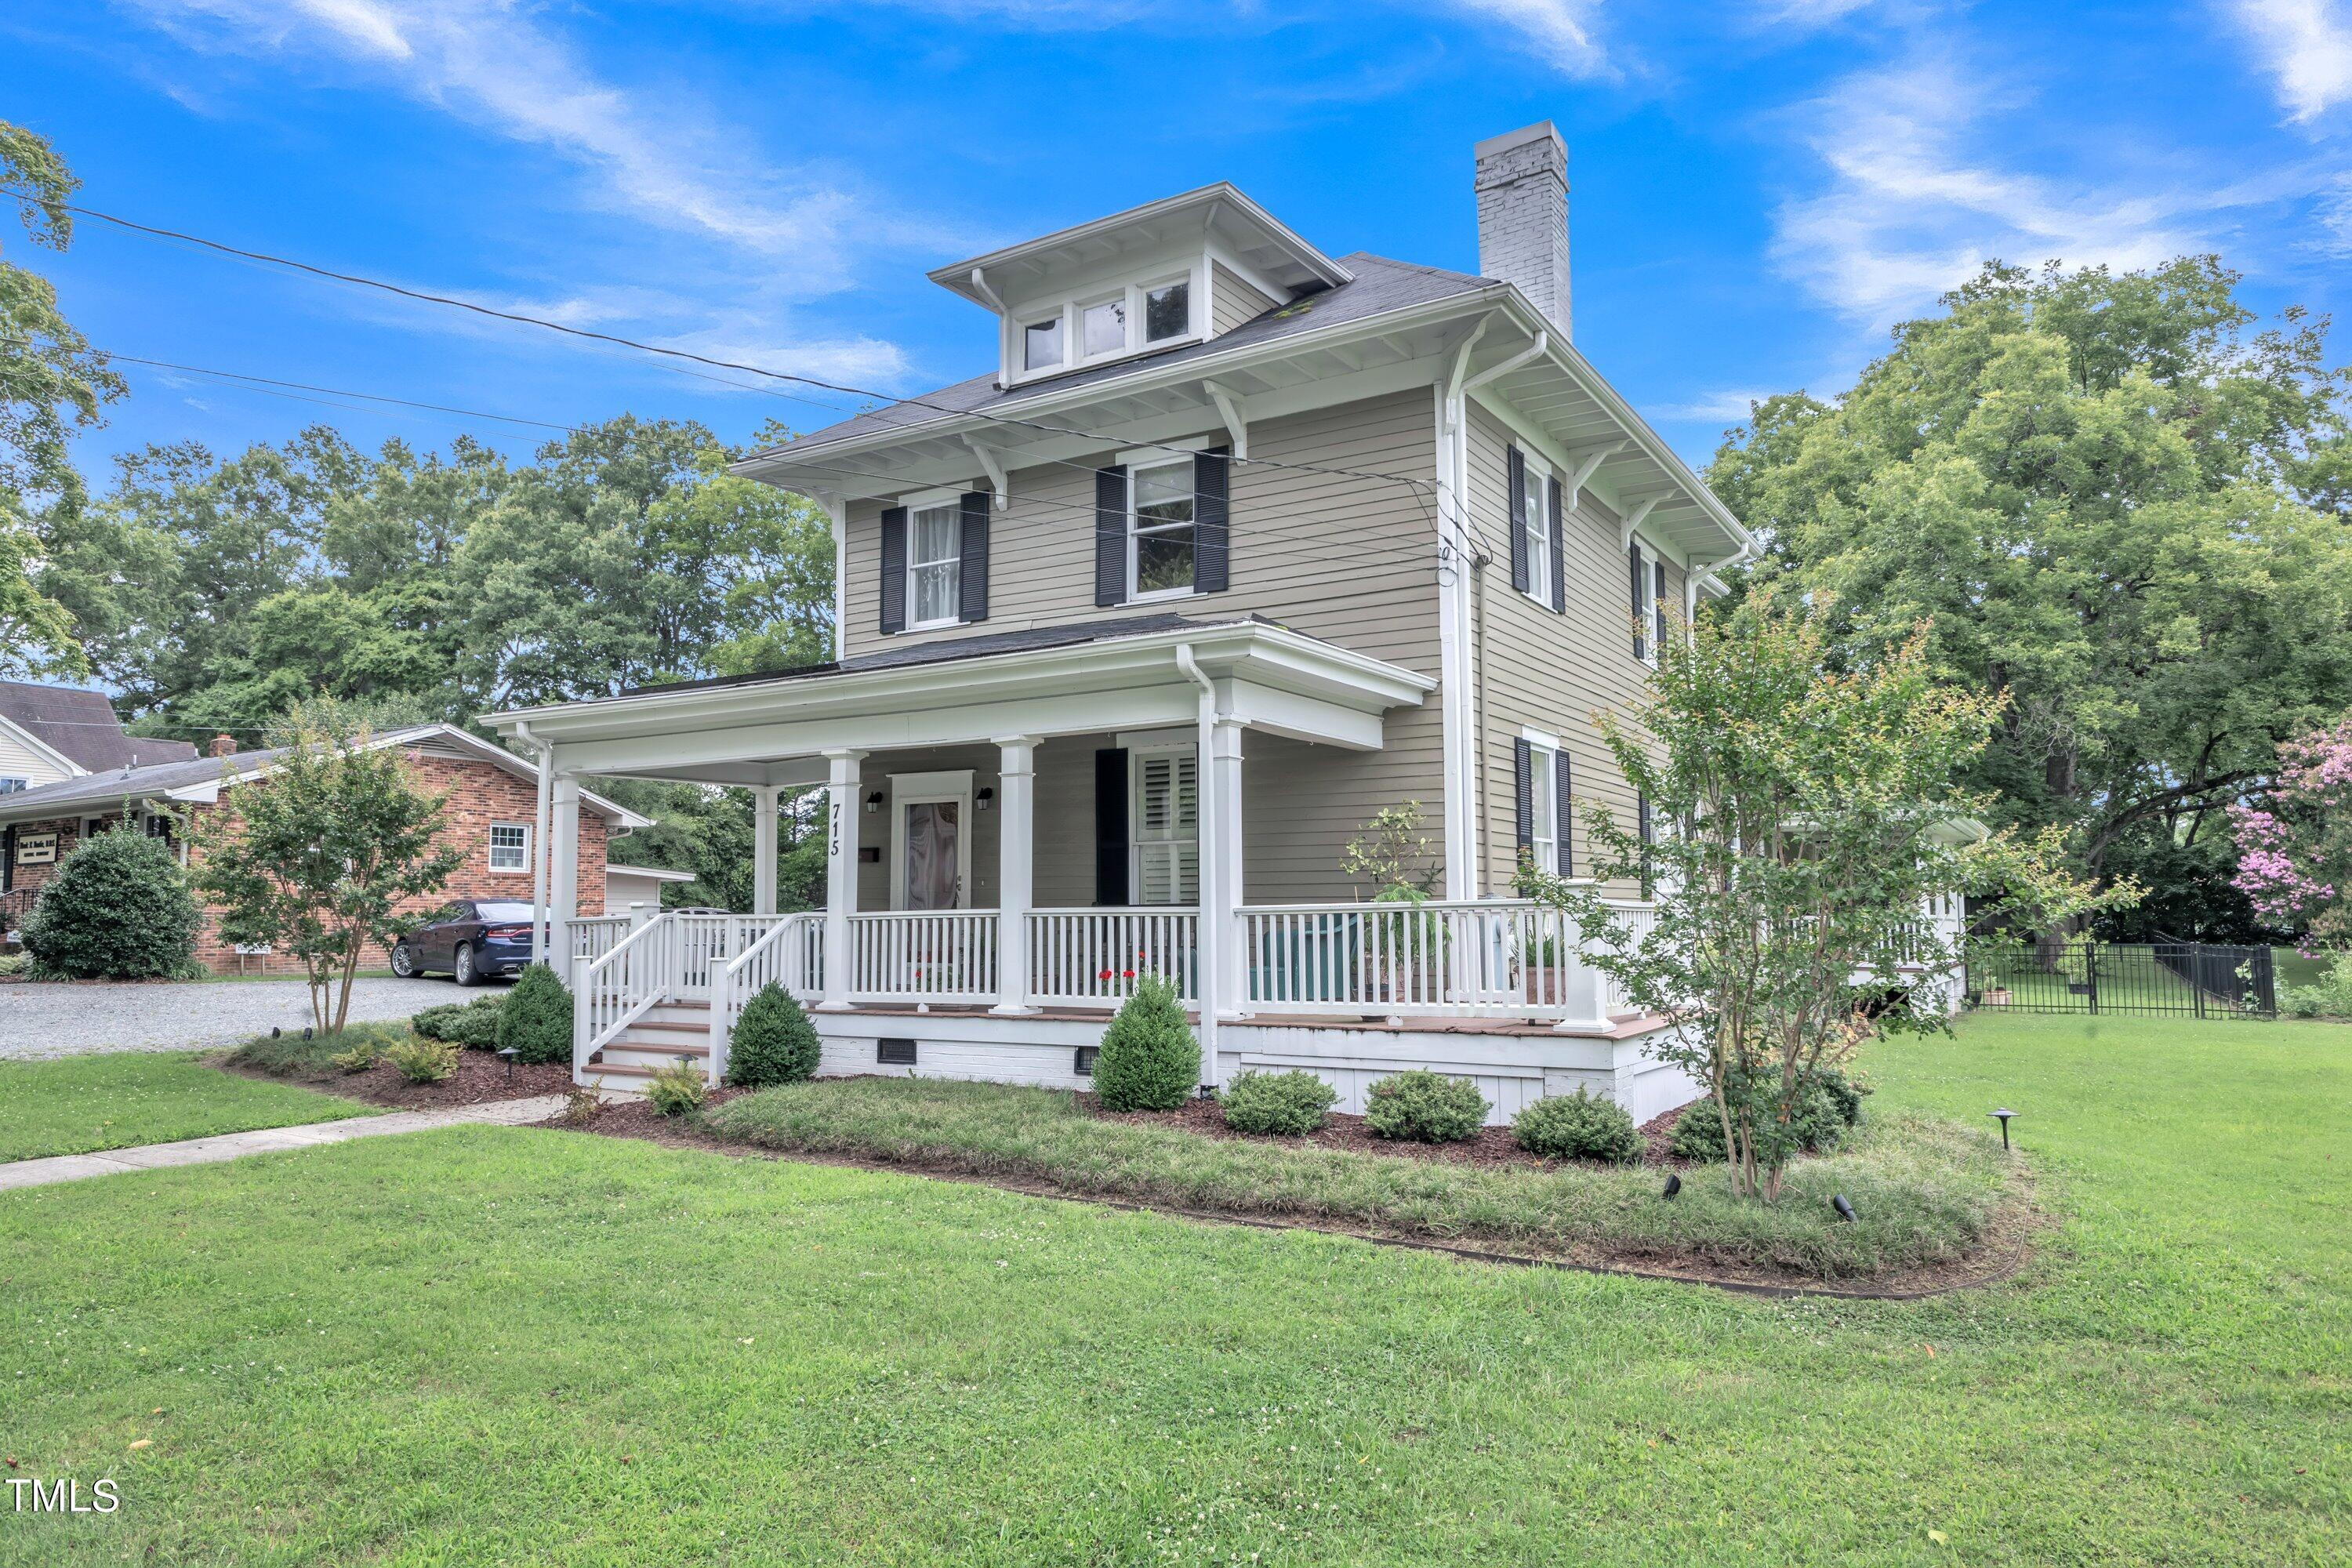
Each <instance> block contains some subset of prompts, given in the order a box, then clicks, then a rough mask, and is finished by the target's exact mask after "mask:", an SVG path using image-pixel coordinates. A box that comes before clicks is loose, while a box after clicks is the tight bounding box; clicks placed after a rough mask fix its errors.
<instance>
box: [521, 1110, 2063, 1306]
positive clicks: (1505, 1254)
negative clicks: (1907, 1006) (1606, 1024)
mask: <svg viewBox="0 0 2352 1568" xmlns="http://www.w3.org/2000/svg"><path fill="white" fill-rule="evenodd" d="M615 1112H618V1113H617V1114H616V1113H615ZM540 1126H541V1127H542V1128H546V1129H549V1130H553V1131H572V1132H591V1133H594V1134H597V1135H599V1136H603V1137H612V1138H630V1139H635V1140H638V1141H640V1142H652V1143H656V1144H657V1145H659V1146H661V1147H664V1148H672V1149H679V1150H685V1151H693V1152H705V1153H713V1154H719V1155H725V1156H730V1157H733V1158H737V1159H766V1160H774V1161H785V1162H790V1163H794V1164H803V1165H819V1166H826V1167H830V1168H833V1169H836V1170H853V1171H869V1172H875V1173H884V1174H893V1175H913V1176H921V1177H926V1178H929V1179H930V1180H933V1181H945V1182H954V1183H958V1184H962V1185H965V1186H975V1187H989V1188H992V1189H994V1190H996V1191H998V1192H1005V1193H1013V1194H1018V1195H1020V1196H1023V1197H1035V1198H1045V1199H1050V1200H1053V1201H1055V1202H1058V1203H1066V1204H1078V1205H1090V1206H1093V1207H1097V1208H1103V1209H1109V1210H1114V1211H1117V1212H1120V1213H1126V1214H1139V1215H1156V1216H1158V1217H1160V1218H1165V1219H1177V1220H1184V1221H1189V1222H1191V1223H1193V1224H1200V1225H1218V1226H1244V1227H1246V1228H1249V1229H1253V1230H1265V1231H1304V1232H1307V1233H1309V1234H1312V1235H1316V1236H1325V1237H1334V1238H1337V1239H1340V1240H1347V1241H1361V1242H1369V1243H1370V1244H1372V1245H1374V1246H1379V1247H1399V1248H1403V1249H1406V1250H1411V1251H1415V1252H1426V1253H1432V1254H1435V1255H1438V1256H1441V1257H1446V1258H1455V1259H1458V1260H1461V1261H1465V1262H1472V1263H1490V1264H1503V1265H1507V1266H1511V1267H1515V1268H1550V1269H1558V1270H1561V1271H1564V1272H1569V1273H1577V1274H1592V1275H1599V1276H1604V1277H1612V1278H1617V1279H1642V1280H1654V1281H1658V1282H1662V1283H1666V1284H1679V1285H1706V1286H1709V1287H1712V1288H1714V1289H1719V1290H1723V1291H1727V1292H1729V1293H1731V1294H1735V1295H1743V1296H1754V1297H1759V1298H1763V1299H1767V1300H1796V1299H1801V1298H1825V1299H1829V1300H1850V1301H1917V1300H1929V1299H1932V1298H1934V1297H1937V1296H1944V1295H1949V1294H1951V1293H1953V1292H1955V1291H1959V1290H1971V1289H1985V1288H1988V1287H1990V1286H1995V1285H2000V1284H2004V1283H2007V1282H2008V1281H2010V1280H2011V1279H2015V1278H2016V1277H2017V1276H2018V1275H2019V1274H2021V1273H2022V1272H2023V1271H2024V1269H2025V1268H2026V1266H2027V1265H2028V1264H2029V1263H2030V1262H2032V1258H2033V1255H2034V1248H2033V1240H2032V1238H2033V1235H2034V1233H2035V1232H2036V1231H2037V1230H2039V1229H2041V1228H2042V1226H2044V1225H2045V1224H2046V1223H2048V1219H2047V1216H2046V1215H2043V1214H2042V1212H2041V1210H2040V1209H2039V1207H2038V1206H2037V1205H2036V1203H2035V1201H2034V1200H2035V1192H2036V1184H2035V1182H2034V1180H2033V1174H2032V1169H2031V1168H2030V1167H2029V1166H2026V1165H2025V1164H2023V1163H2022V1162H2021V1163H2020V1164H2019V1166H2018V1169H2017V1174H2016V1177H2015V1179H2014V1180H2015V1186H2014V1189H2013V1191H2012V1194H2011V1197H2010V1199H2009V1200H2008V1201H2007V1202H2005V1203H2004V1204H2003V1205H2001V1207H2000V1209H1999V1210H1998V1211H1997V1212H1996V1214H1995V1215H1994V1216H1993V1219H1992V1222H1991V1223H1990V1225H1989V1226H1988V1227H1987V1230H1986V1240H1985V1242H1984V1243H1983V1244H1982V1245H1981V1246H1979V1247H1978V1248H1976V1249H1974V1250H1972V1251H1971V1252H1970V1253H1969V1255H1968V1256H1967V1257H1965V1258H1958V1259H1954V1260H1950V1261H1948V1262H1944V1263H1936V1264H1915V1265H1910V1266H1907V1267H1905V1268H1896V1269H1893V1270H1890V1271H1888V1272H1887V1273H1886V1274H1885V1275H1883V1276H1881V1277H1880V1278H1879V1279H1878V1280H1876V1281H1874V1282H1868V1283H1865V1282H1861V1281H1854V1282H1844V1283H1841V1282H1835V1281H1831V1280H1826V1279H1816V1278H1813V1277H1811V1276H1807V1275H1804V1274H1801V1273H1799V1272H1796V1271H1793V1270H1784V1269H1776V1268H1770V1267H1769V1266H1760V1265H1759V1266H1753V1267H1749V1268H1727V1267H1725V1266H1723V1265H1720V1264H1715V1263H1710V1262H1706V1261H1704V1260H1700V1259H1696V1258H1692V1259H1686V1260H1684V1261H1683V1262H1681V1263H1680V1265H1679V1266H1675V1267H1664V1266H1660V1265H1658V1264H1656V1263H1654V1262H1651V1263H1646V1264H1645V1263H1637V1262H1631V1261H1624V1260H1617V1259H1612V1258H1609V1257H1607V1256H1606V1252H1607V1249H1606V1248H1604V1247H1594V1248H1593V1250H1594V1251H1595V1252H1597V1253H1600V1254H1601V1256H1599V1257H1579V1256H1574V1255H1564V1254H1550V1253H1540V1252H1523V1251H1516V1250H1513V1249H1511V1248H1509V1247H1499V1246H1497V1247H1484V1246H1479V1245H1475V1244H1473V1243H1465V1242H1447V1241H1441V1240H1437V1239H1434V1238H1432V1237H1425V1236H1414V1235H1410V1234H1406V1233H1403V1232H1399V1231H1393V1230H1383V1229H1381V1228H1379V1227H1377V1226H1345V1225H1332V1224H1328V1223H1318V1222H1317V1221H1314V1220H1308V1219H1289V1218H1283V1217H1278V1216H1265V1215H1245V1214H1239V1213H1234V1212H1232V1211H1227V1210H1220V1209H1199V1208H1190V1207H1185V1206H1182V1205H1171V1204H1156V1203H1147V1202H1142V1201H1139V1200H1136V1199H1132V1198H1122V1197H1117V1196H1112V1195H1108V1194H1095V1193H1087V1192H1078V1191H1073V1190H1071V1189H1069V1188H1067V1187H1064V1186H1061V1185H1058V1184H1055V1183H1053V1182H1051V1181H1049V1180H1045V1179H1043V1178H1026V1179H1024V1178H1021V1177H1017V1176H1012V1175H1007V1174H1003V1173H996V1174H989V1173H978V1172H974V1171H971V1170H968V1169H963V1168H960V1167H958V1166H956V1165H954V1164H953V1163H950V1162H944V1161H942V1162H938V1163H931V1162H925V1161H920V1160H899V1159H884V1158H879V1157H870V1158H861V1157H857V1156H854V1155H848V1154H842V1153H837V1152H816V1151H809V1150H794V1149H780V1148H776V1147H772V1146H771V1145H767V1144H762V1143H759V1142H753V1141H751V1140H749V1139H738V1138H730V1137H727V1136H725V1135H723V1134H721V1133H719V1131H717V1130H715V1129H713V1128H711V1127H710V1126H709V1125H708V1124H707V1123H706V1122H705V1121H704V1120H703V1118H702V1116H701V1114H700V1113H693V1114H691V1115H688V1116H681V1117H677V1118H668V1119H664V1118H661V1117H659V1116H658V1115H656V1114H654V1113H653V1112H652V1111H651V1109H650V1107H643V1108H641V1107H639V1106H637V1105H635V1104H628V1105H624V1106H609V1105H608V1106H607V1107H606V1108H605V1110H604V1113H603V1114H600V1115H598V1116H597V1117H595V1118H593V1120H591V1121H586V1122H584V1123H583V1122H580V1121H570V1120H567V1119H566V1118H564V1117H562V1116H558V1117H555V1118H552V1119H551V1120H549V1121H545V1122H542V1123H540Z"/></svg>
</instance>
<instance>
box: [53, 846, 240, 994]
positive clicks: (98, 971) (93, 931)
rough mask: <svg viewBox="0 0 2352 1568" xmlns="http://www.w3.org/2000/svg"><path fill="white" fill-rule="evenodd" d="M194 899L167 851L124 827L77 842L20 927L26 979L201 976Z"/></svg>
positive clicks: (167, 847) (184, 877) (178, 866)
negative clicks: (29, 969)
mask: <svg viewBox="0 0 2352 1568" xmlns="http://www.w3.org/2000/svg"><path fill="white" fill-rule="evenodd" d="M197 919H198V916H197V911H196V900H195V895H194V894H193V893H191V892H189V891H188V879H187V877H186V875H185V874H184V872H182V871H181V869H180V864H179V862H178V861H177V860H175V859H173V858H172V847H171V846H170V845H169V844H167V843H165V842H164V841H163V839H161V838H150V837H147V836H146V835H145V834H144V833H140V832H136V831H133V830H132V829H131V828H130V827H128V826H125V827H120V828H117V829H115V830H114V831H113V832H110V833H101V834H100V835H99V836H98V837H95V838H89V839H85V840H83V841H82V843H81V845H80V847H78V848H77V849H75V850H74V852H73V853H72V854H70V855H68V856H67V857H66V858H65V859H64V860H62V861H61V862H59V863H58V870H57V875H56V876H54V877H52V878H50V879H49V880H48V882H47V885H46V886H44V887H43V888H42V889H41V894H40V898H39V900H37V902H35V904H34V905H33V912H32V914H31V916H30V917H29V918H28V919H26V921H25V950H26V952H29V953H31V954H32V955H33V973H36V974H37V975H47V976H53V977H56V978H58V979H63V980H165V979H171V978H173V977H175V976H184V975H188V974H191V973H201V971H199V970H197V968H196V963H195V951H196V923H197Z"/></svg>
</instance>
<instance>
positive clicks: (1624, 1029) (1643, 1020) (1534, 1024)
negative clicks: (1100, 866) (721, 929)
mask: <svg viewBox="0 0 2352 1568" xmlns="http://www.w3.org/2000/svg"><path fill="white" fill-rule="evenodd" d="M680 1005H694V1006H701V1005H705V1004H701V1003H694V1004H680ZM828 1016H832V1017H836V1018H856V1017H866V1018H988V1017H998V1018H1034V1019H1036V1020H1038V1021H1040V1022H1044V1023H1064V1024H1102V1025H1108V1023H1109V1022H1110V1020H1111V1017H1112V1010H1111V1009H1110V1008H1108V1007H1041V1008H1039V1009H1038V1010H1037V1011H1036V1012H1034V1013H1021V1014H1010V1015H1008V1014H1000V1013H992V1012H991V1011H990V1010H989V1009H988V1008H986V1007H979V1006H969V1005H933V1006H930V1007H928V1008H922V1007H918V1006H916V1005H913V1004H912V1003H880V1002H861V1003H858V1004H857V1005H855V1006H852V1007H849V1008H846V1009H845V1010H842V1011H839V1012H835V1013H832V1014H830V1015H828ZM1185 1016H1186V1017H1187V1018H1188V1019H1190V1020H1191V1021H1192V1023H1194V1024H1196V1025H1197V1024H1198V1023H1199V1022H1200V1015H1199V1014H1198V1013H1197V1012H1187V1013H1186V1015H1185ZM1231 1021H1232V1022H1236V1023H1239V1024H1241V1025H1242V1026H1244V1027H1251V1026H1255V1027H1259V1028H1276V1029H1353V1030H1360V1031H1368V1032H1370V1033H1375V1034H1391V1035H1531V1036H1547V1035H1557V1034H1558V1033H1559V1031H1558V1030H1556V1029H1554V1028H1553V1027H1552V1026H1550V1025H1549V1024H1547V1023H1542V1022H1538V1020H1536V1019H1532V1018H1447V1017H1407V1018H1405V1019H1404V1020H1403V1021H1402V1023H1391V1022H1390V1021H1389V1020H1388V1019H1387V1017H1385V1016H1378V1017H1373V1016H1356V1015H1352V1014H1350V1015H1329V1016H1324V1015H1311V1016H1310V1015H1301V1014H1293V1013H1257V1014H1253V1015H1251V1016H1249V1017H1246V1018H1242V1019H1237V1020H1231ZM1665 1026H1666V1025H1665V1020H1664V1019H1663V1018H1655V1017H1646V1016H1641V1015H1637V1014H1627V1015H1624V1016H1618V1017H1614V1018H1612V1019H1611V1020H1610V1028H1609V1030H1608V1032H1607V1033H1606V1034H1605V1035H1587V1036H1584V1037H1583V1038H1586V1039H1612V1040H1622V1039H1627V1038H1630V1037H1633V1036H1635V1035H1646V1034H1649V1033H1650V1032H1651V1031H1653V1030H1655V1029H1662V1028H1664V1027H1665Z"/></svg>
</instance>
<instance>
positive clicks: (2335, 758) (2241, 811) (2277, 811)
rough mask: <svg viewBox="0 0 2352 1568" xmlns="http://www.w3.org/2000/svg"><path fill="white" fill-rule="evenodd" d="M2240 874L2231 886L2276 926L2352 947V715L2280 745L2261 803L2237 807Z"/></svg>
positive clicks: (2312, 940)
mask: <svg viewBox="0 0 2352 1568" xmlns="http://www.w3.org/2000/svg"><path fill="white" fill-rule="evenodd" d="M2230 822H2231V828H2232V829H2233V831H2234V832H2235V835H2236V837H2237V841H2238V873H2237V875H2236V876H2235V877H2233V878H2231V885H2232V886H2233V887H2235V888H2236V889H2238V890H2239V891H2240V892H2242V893H2243V894H2245V895H2246V898H2247V900H2248V901H2249V902H2251V903H2252V905H2253V908H2254V912H2255V913H2256V914H2258V915H2260V916H2261V917H2262V918H2263V920H2265V921H2271V922H2272V923H2273V924H2277V925H2285V926H2300V927H2302V928H2303V929H2304V930H2305V932H2306V933H2307V934H2306V937H2305V945H2306V946H2340V945H2344V944H2346V943H2352V907H2347V900H2346V897H2345V893H2346V890H2347V889H2352V715H2347V716H2346V717H2344V718H2342V719H2339V720H2337V721H2336V722H2335V723H2334V724H2333V725H2330V726H2329V727H2328V728H2326V729H2324V730H2316V731H2313V732H2312V733H2310V734H2308V735H2305V736H2303V737H2301V738H2299V739H2297V740H2293V741H2288V742H2284V744H2282V745H2281V746H2280V747H2279V765H2278V773H2277V775H2276V777H2275V778H2274V780H2273V784H2272V786H2271V791H2270V795H2269V798H2268V800H2267V801H2266V802H2265V803H2264V804H2263V805H2233V806H2231V808H2230Z"/></svg>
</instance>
